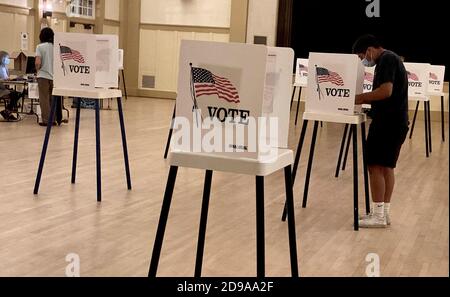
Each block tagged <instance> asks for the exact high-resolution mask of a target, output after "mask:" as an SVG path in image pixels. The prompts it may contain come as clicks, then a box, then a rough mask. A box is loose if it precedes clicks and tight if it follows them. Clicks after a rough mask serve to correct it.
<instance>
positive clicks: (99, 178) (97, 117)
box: [95, 100, 102, 202]
mask: <svg viewBox="0 0 450 297" xmlns="http://www.w3.org/2000/svg"><path fill="white" fill-rule="evenodd" d="M95 149H96V160H97V201H98V202H101V201H102V164H101V147H100V102H99V100H95Z"/></svg>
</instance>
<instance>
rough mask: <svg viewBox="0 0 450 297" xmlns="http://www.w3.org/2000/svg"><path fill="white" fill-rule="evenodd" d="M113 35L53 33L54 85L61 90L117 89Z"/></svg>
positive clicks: (116, 62) (115, 46)
mask: <svg viewBox="0 0 450 297" xmlns="http://www.w3.org/2000/svg"><path fill="white" fill-rule="evenodd" d="M117 52H118V38H117V36H115V35H93V34H79V33H60V32H57V33H55V46H54V49H53V54H54V64H53V72H54V84H55V87H56V88H61V89H87V90H89V89H95V88H117V86H118V77H117V70H118V69H119V65H118V59H117Z"/></svg>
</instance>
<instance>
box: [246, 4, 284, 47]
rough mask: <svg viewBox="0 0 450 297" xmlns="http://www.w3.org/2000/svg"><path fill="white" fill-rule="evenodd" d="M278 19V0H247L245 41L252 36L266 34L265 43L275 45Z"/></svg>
mask: <svg viewBox="0 0 450 297" xmlns="http://www.w3.org/2000/svg"><path fill="white" fill-rule="evenodd" d="M277 21H278V0H249V3H248V26H247V42H248V43H253V40H254V36H266V37H267V45H270V46H275V44H276V32H277Z"/></svg>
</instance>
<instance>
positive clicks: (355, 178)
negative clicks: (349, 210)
mask: <svg viewBox="0 0 450 297" xmlns="http://www.w3.org/2000/svg"><path fill="white" fill-rule="evenodd" d="M352 132H353V222H354V229H355V231H358V230H359V216H358V135H357V125H352Z"/></svg>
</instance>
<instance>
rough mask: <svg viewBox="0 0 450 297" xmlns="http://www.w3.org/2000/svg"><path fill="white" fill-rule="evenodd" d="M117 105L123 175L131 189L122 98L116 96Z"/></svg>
mask: <svg viewBox="0 0 450 297" xmlns="http://www.w3.org/2000/svg"><path fill="white" fill-rule="evenodd" d="M117 107H118V110H119V120H120V132H121V134H122V148H123V159H124V161H125V175H126V178H127V188H128V190H131V174H130V162H129V160H128V146H127V134H126V132H125V121H124V119H123V109H122V98H117Z"/></svg>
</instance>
